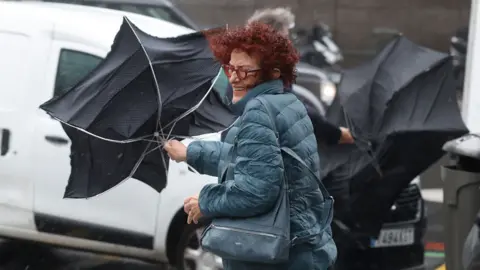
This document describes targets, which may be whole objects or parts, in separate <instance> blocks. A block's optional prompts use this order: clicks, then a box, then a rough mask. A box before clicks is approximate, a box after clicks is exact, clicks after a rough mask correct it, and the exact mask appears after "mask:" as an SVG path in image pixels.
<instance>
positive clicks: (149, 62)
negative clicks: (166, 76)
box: [125, 17, 167, 140]
mask: <svg viewBox="0 0 480 270" xmlns="http://www.w3.org/2000/svg"><path fill="white" fill-rule="evenodd" d="M125 21H126V22H127V23H128V26H129V27H130V30H132V32H133V34H134V35H135V38H136V39H137V41H138V44H140V46H141V47H142V50H143V52H144V53H145V56H146V57H147V60H148V65H149V66H150V69H151V71H152V76H153V80H154V82H155V89H156V90H157V95H158V112H157V123H156V130H160V133H161V135H162V139H163V140H166V139H167V138H165V135H164V134H163V128H162V125H161V123H160V117H161V113H162V96H161V94H160V89H159V87H158V80H157V76H156V75H155V70H154V69H153V65H152V60H151V59H150V56H149V55H148V53H147V50H146V49H145V47H144V46H143V44H142V42H141V41H140V38H139V37H138V35H137V32H135V29H134V28H133V26H132V24H131V22H130V20H129V19H128V18H127V17H125Z"/></svg>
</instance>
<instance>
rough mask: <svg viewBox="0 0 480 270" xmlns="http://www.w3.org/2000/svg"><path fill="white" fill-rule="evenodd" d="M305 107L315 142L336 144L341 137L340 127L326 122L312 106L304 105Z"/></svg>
mask: <svg viewBox="0 0 480 270" xmlns="http://www.w3.org/2000/svg"><path fill="white" fill-rule="evenodd" d="M305 107H306V109H307V112H308V116H309V117H310V120H311V121H312V124H313V130H314V133H315V137H316V138H317V141H319V142H323V143H325V144H328V145H335V144H338V141H340V137H341V136H342V131H341V130H340V127H337V126H336V125H334V124H332V123H330V122H328V120H327V119H326V118H325V117H324V116H323V115H321V114H320V113H319V112H318V111H317V110H315V109H314V108H313V107H312V106H308V105H305Z"/></svg>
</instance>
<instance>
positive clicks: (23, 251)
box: [0, 179, 444, 270]
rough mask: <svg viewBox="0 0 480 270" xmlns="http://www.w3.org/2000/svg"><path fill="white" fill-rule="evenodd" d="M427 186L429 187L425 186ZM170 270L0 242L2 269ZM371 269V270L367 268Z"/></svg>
mask: <svg viewBox="0 0 480 270" xmlns="http://www.w3.org/2000/svg"><path fill="white" fill-rule="evenodd" d="M422 182H425V183H422V187H423V186H426V187H428V188H442V183H441V182H440V181H438V180H434V179H428V180H427V181H422ZM423 184H425V185H423ZM427 215H428V231H427V235H426V239H425V241H426V252H425V263H426V264H427V269H426V270H431V269H436V268H437V267H438V266H440V265H441V264H442V263H443V261H444V253H443V233H444V229H443V218H444V217H443V211H442V205H441V203H438V202H437V203H435V202H427ZM100 269H101V270H167V269H168V267H167V266H165V265H152V264H147V263H144V262H141V261H136V260H130V259H122V258H118V257H111V256H105V255H97V254H92V253H88V252H79V251H71V250H67V249H60V248H49V247H45V246H42V245H37V244H32V243H24V242H18V241H3V242H0V270H100ZM366 270H367V269H366Z"/></svg>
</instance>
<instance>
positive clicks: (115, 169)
mask: <svg viewBox="0 0 480 270" xmlns="http://www.w3.org/2000/svg"><path fill="white" fill-rule="evenodd" d="M221 31H222V30H221V29H212V30H209V31H205V32H195V33H191V34H187V35H182V36H178V37H174V38H158V37H154V36H150V35H148V34H146V33H145V32H143V31H141V30H140V29H138V28H137V27H136V26H135V25H134V24H133V23H132V22H130V21H129V20H128V19H127V18H124V20H123V23H122V25H121V27H120V30H119V31H118V33H117V35H116V37H115V40H114V42H113V45H112V48H111V51H110V52H109V53H108V55H107V56H106V58H105V59H104V60H103V61H102V62H101V63H100V64H99V65H98V66H97V67H96V68H95V69H94V70H93V71H92V72H91V73H90V74H88V75H87V76H86V77H85V78H83V79H82V80H81V81H80V82H78V83H77V84H76V85H75V86H73V87H72V89H70V90H69V91H66V93H65V94H63V95H61V96H58V97H55V98H53V99H51V100H49V101H47V102H46V103H44V104H42V105H41V106H40V108H41V109H43V110H45V111H46V112H47V113H48V114H50V115H51V116H52V117H53V118H55V119H57V120H59V121H60V122H61V123H62V126H63V128H64V130H65V131H66V133H67V135H68V136H69V138H70V139H71V141H72V146H71V167H72V170H71V174H70V179H69V183H68V186H67V187H66V191H65V195H64V196H65V197H66V198H87V197H92V196H95V195H98V194H100V193H102V192H105V191H106V190H108V189H110V188H112V187H114V186H115V185H118V184H119V183H121V182H122V181H123V180H125V179H128V178H130V177H133V178H135V179H137V180H140V181H141V182H144V183H145V184H147V185H149V186H151V187H152V188H154V189H155V190H157V191H158V192H160V191H161V190H162V189H163V188H164V187H165V185H166V176H167V168H168V158H167V156H166V153H165V152H164V151H163V149H162V148H161V144H162V143H164V142H165V141H166V140H167V139H168V138H186V137H191V136H196V135H201V134H205V133H212V132H218V131H221V130H223V129H225V128H227V127H228V126H230V125H231V123H233V121H234V120H235V116H234V115H233V114H232V112H231V111H230V110H229V108H228V107H227V105H226V104H224V103H223V102H222V97H221V96H220V95H219V94H218V92H217V91H212V88H213V86H214V84H215V82H216V79H217V78H218V77H219V74H221V73H222V72H221V66H220V64H219V63H218V62H217V61H216V60H215V59H214V56H213V54H212V52H211V50H210V47H209V43H208V40H207V36H208V35H210V34H211V35H214V34H218V33H221Z"/></svg>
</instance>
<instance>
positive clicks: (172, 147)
mask: <svg viewBox="0 0 480 270" xmlns="http://www.w3.org/2000/svg"><path fill="white" fill-rule="evenodd" d="M163 148H164V149H165V151H167V153H168V156H169V157H170V158H171V159H172V160H175V161H176V162H182V161H186V160H187V147H186V146H185V145H183V143H181V142H179V141H177V140H170V141H168V142H167V143H166V144H165V146H164V147H163Z"/></svg>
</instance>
